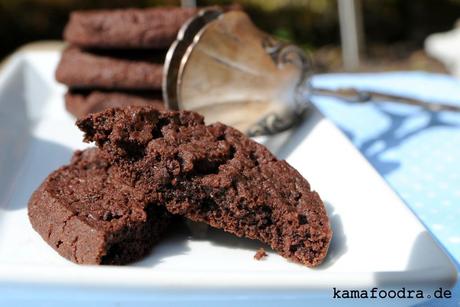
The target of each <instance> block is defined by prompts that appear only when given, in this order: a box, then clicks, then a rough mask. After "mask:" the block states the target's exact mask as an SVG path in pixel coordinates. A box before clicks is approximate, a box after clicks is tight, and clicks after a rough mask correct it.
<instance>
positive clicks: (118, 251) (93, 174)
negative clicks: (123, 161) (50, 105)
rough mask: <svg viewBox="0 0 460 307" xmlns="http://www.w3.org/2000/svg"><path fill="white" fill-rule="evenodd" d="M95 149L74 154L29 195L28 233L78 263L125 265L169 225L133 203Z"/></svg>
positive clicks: (159, 212) (160, 212)
mask: <svg viewBox="0 0 460 307" xmlns="http://www.w3.org/2000/svg"><path fill="white" fill-rule="evenodd" d="M115 178H116V174H115V172H114V168H113V167H112V166H111V165H110V163H108V161H107V160H106V159H104V158H103V157H102V156H101V155H100V152H99V150H98V149H96V148H92V149H87V150H85V151H77V152H76V153H75V154H74V156H73V158H72V162H71V163H70V164H69V165H67V166H63V167H61V168H60V169H58V170H56V171H54V172H53V173H51V174H50V175H49V176H48V177H47V178H46V179H45V181H44V182H43V183H42V184H41V185H40V187H39V188H38V189H37V190H36V191H35V192H34V193H33V195H32V197H31V199H30V201H29V206H28V214H29V219H30V222H31V224H32V226H33V228H34V229H35V230H36V231H37V232H38V233H39V234H40V235H41V236H42V238H43V239H44V240H45V241H46V242H47V243H48V244H49V245H50V246H51V247H53V248H54V249H55V250H56V251H57V252H58V253H59V254H60V255H61V256H63V257H65V258H67V259H69V260H71V261H73V262H76V263H80V264H125V263H129V262H132V261H135V260H138V259H140V258H142V257H143V256H145V255H146V254H147V253H148V252H149V251H150V249H151V248H152V246H153V245H154V244H155V242H156V241H157V240H158V239H159V237H160V235H161V234H162V232H163V231H164V230H165V229H166V227H167V226H168V224H169V221H170V215H169V214H168V213H167V212H166V210H164V208H161V207H158V206H155V205H153V204H151V203H146V202H141V201H136V200H135V199H136V197H135V195H133V194H134V193H135V191H134V190H133V189H131V188H129V187H128V186H126V185H123V184H121V183H119V182H117V181H116V180H115Z"/></svg>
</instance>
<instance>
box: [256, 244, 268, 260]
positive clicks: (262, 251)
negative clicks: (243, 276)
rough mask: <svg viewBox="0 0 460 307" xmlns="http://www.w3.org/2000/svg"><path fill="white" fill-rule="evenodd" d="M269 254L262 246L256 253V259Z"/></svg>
mask: <svg viewBox="0 0 460 307" xmlns="http://www.w3.org/2000/svg"><path fill="white" fill-rule="evenodd" d="M267 256H268V254H267V253H266V252H265V250H264V249H263V248H262V247H261V248H259V249H258V250H257V253H256V254H255V255H254V259H256V260H262V259H263V258H265V257H267Z"/></svg>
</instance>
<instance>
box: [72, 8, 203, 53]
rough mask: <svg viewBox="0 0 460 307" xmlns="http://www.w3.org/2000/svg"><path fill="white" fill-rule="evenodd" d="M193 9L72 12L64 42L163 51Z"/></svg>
mask: <svg viewBox="0 0 460 307" xmlns="http://www.w3.org/2000/svg"><path fill="white" fill-rule="evenodd" d="M197 12H198V9H196V8H179V7H170V8H148V9H122V10H98V11H76V12H73V13H72V14H71V15H70V20H69V23H68V24H67V26H66V28H65V30H64V39H65V40H66V41H67V42H70V43H71V44H74V45H77V46H80V47H86V48H88V47H93V48H94V47H95V48H167V47H169V45H171V43H172V42H173V41H174V40H175V39H176V35H177V32H178V31H179V29H180V27H181V26H182V24H183V23H184V22H185V21H187V19H189V18H190V17H192V16H194V15H195V14H196V13H197Z"/></svg>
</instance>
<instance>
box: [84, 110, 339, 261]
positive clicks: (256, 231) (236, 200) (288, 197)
mask: <svg viewBox="0 0 460 307" xmlns="http://www.w3.org/2000/svg"><path fill="white" fill-rule="evenodd" d="M77 125H78V127H79V128H80V129H81V130H82V131H84V132H85V140H86V141H88V142H91V141H94V142H95V143H96V144H97V146H99V147H100V148H101V149H102V151H103V152H104V154H105V155H106V157H107V158H108V159H109V160H110V161H111V162H112V163H114V164H115V165H116V166H117V167H118V168H119V169H120V170H119V172H118V174H119V175H120V176H121V177H120V178H119V180H122V181H123V182H124V183H125V184H127V185H129V186H131V187H132V188H133V189H135V190H136V191H138V192H137V193H135V194H136V196H141V195H142V196H141V198H140V199H139V201H148V202H154V203H157V204H159V205H162V206H164V207H166V209H167V210H168V211H169V212H171V213H173V214H180V215H183V216H185V217H187V218H189V219H191V220H194V221H201V222H205V223H207V224H209V225H211V226H213V227H216V228H221V229H224V230H225V231H227V232H230V233H233V234H235V235H237V236H240V237H247V238H251V239H257V240H260V241H262V242H264V243H267V244H269V245H270V246H271V247H272V248H273V250H275V251H276V252H278V253H279V254H280V255H282V256H284V257H286V258H288V259H291V260H293V261H295V262H299V263H302V264H304V265H307V266H311V267H313V266H316V265H318V264H320V263H321V262H322V261H323V260H324V258H325V256H326V254H327V250H328V247H329V243H330V241H331V237H332V230H331V227H330V224H329V220H328V217H327V213H326V210H325V207H324V205H323V202H322V201H321V199H320V197H319V195H318V194H317V193H316V192H314V191H312V190H311V189H310V185H309V184H308V182H307V180H305V179H304V178H303V177H302V175H300V174H299V173H298V172H297V171H296V170H295V169H294V168H293V167H292V166H290V165H289V164H288V163H287V162H285V161H280V160H278V159H277V158H276V157H275V156H274V155H273V154H271V153H270V152H269V151H268V149H267V148H265V147H264V146H263V145H260V144H258V143H256V142H254V141H252V140H251V139H249V138H248V137H246V136H245V135H244V134H243V133H241V132H239V131H237V130H235V129H233V128H231V127H228V126H225V125H223V124H220V123H216V124H212V125H205V124H204V121H203V118H202V117H201V116H200V115H198V114H196V113H193V112H187V111H180V112H173V111H158V110H156V109H154V108H149V107H126V108H123V109H108V110H106V111H103V112H100V113H96V114H92V115H89V116H87V117H85V118H83V119H81V120H79V121H78V122H77Z"/></svg>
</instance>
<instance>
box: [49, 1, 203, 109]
mask: <svg viewBox="0 0 460 307" xmlns="http://www.w3.org/2000/svg"><path fill="white" fill-rule="evenodd" d="M196 13H197V9H196V8H179V7H170V8H165V7H163V8H148V9H124V10H99V11H76V12H73V13H72V14H71V16H70V20H69V22H68V24H67V26H66V28H65V31H64V39H65V41H66V42H67V43H68V44H69V46H68V47H67V48H66V49H65V50H64V51H63V53H62V58H61V61H60V63H59V65H58V68H57V70H56V79H57V81H59V82H61V83H63V84H65V85H67V86H68V87H69V90H68V92H67V93H66V95H65V105H66V108H67V110H68V111H69V112H70V113H72V114H73V115H74V116H76V117H81V116H84V115H87V114H89V113H92V112H97V111H101V110H103V109H106V108H108V107H122V106H125V105H138V106H145V105H149V106H154V107H156V108H158V109H162V108H164V106H163V101H162V96H161V84H162V74H163V62H164V58H165V55H166V52H167V50H168V48H169V46H170V45H171V43H172V42H173V41H174V40H175V38H176V35H177V32H178V31H179V29H180V27H181V26H182V24H183V23H184V22H185V21H187V20H188V19H189V18H190V17H192V16H194V15H195V14H196Z"/></svg>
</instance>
